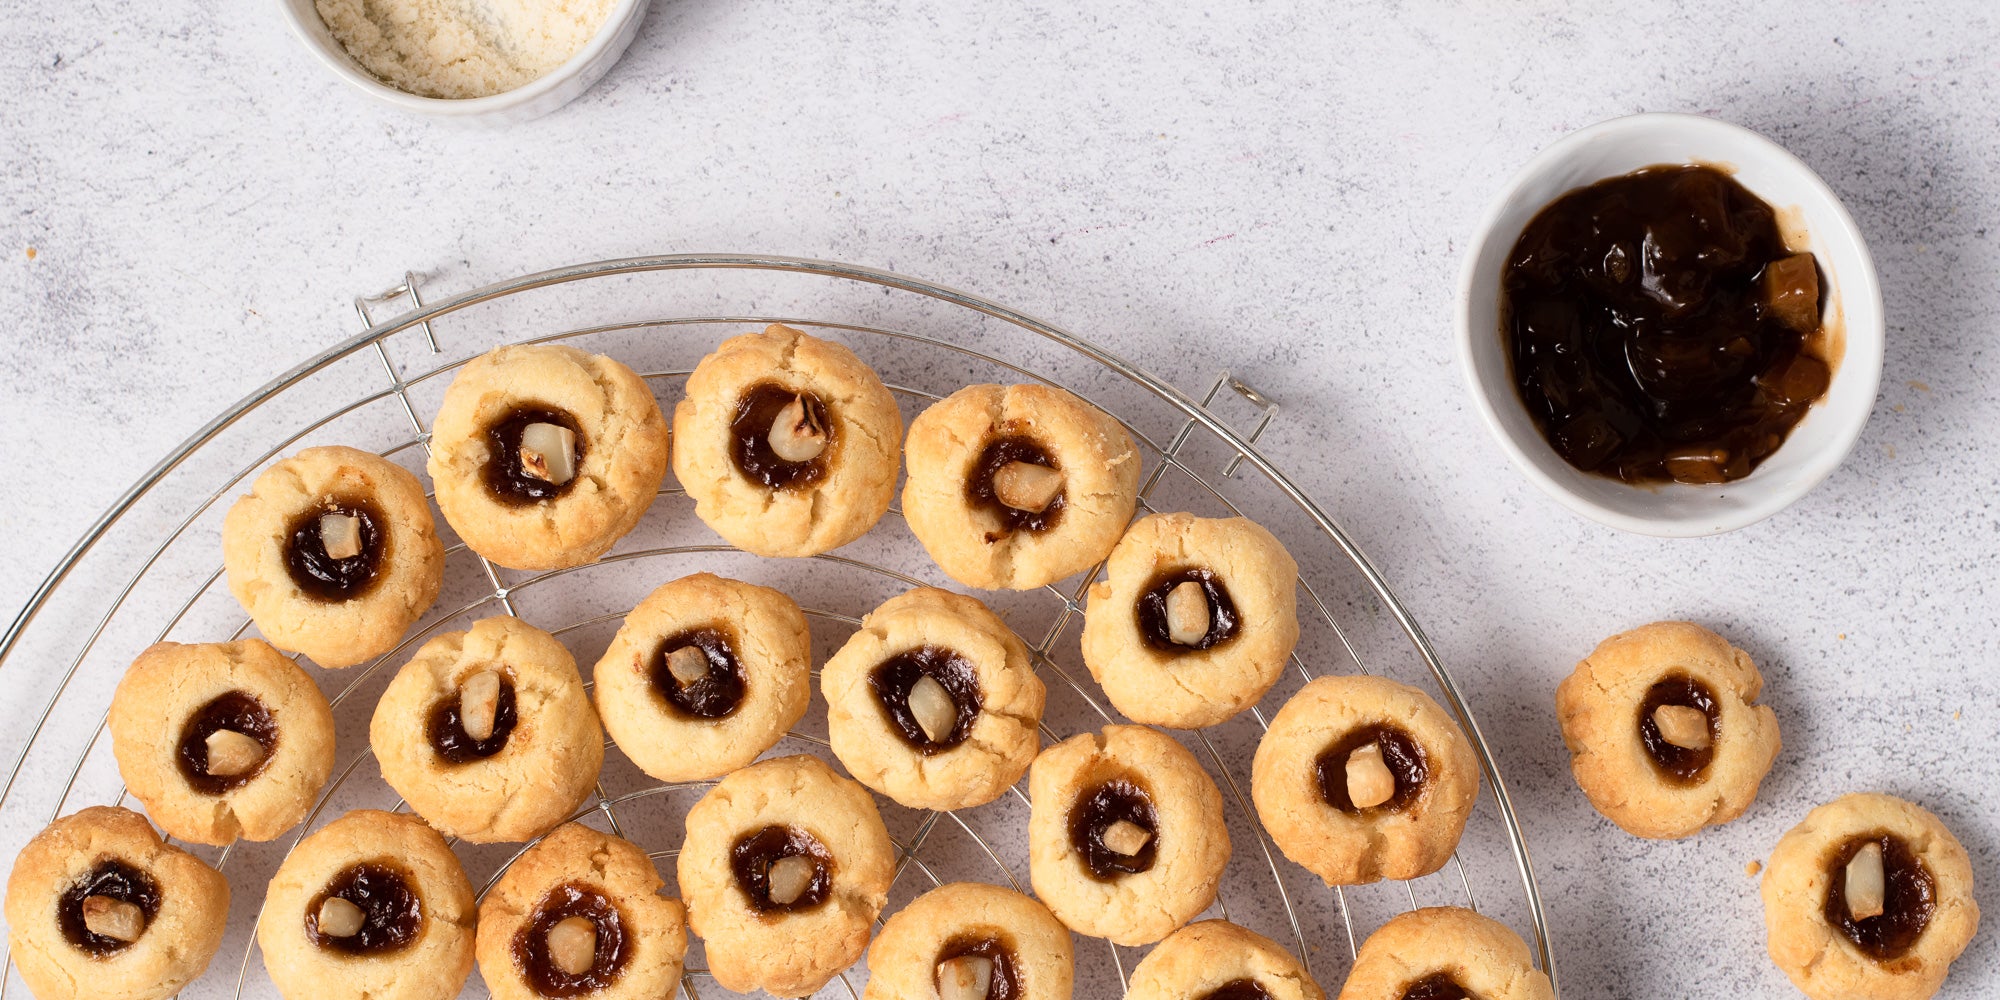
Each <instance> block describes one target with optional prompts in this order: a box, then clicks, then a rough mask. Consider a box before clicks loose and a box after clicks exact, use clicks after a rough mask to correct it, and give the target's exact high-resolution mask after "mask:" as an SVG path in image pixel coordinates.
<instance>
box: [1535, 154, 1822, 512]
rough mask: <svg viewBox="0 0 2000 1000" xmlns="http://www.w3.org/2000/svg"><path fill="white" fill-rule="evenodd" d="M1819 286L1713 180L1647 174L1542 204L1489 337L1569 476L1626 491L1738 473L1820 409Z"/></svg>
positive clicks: (1770, 230)
mask: <svg viewBox="0 0 2000 1000" xmlns="http://www.w3.org/2000/svg"><path fill="white" fill-rule="evenodd" d="M1820 298H1821V296H1820V281H1819V272H1818V268H1817V265H1816V263H1815V261H1814V260H1813V257H1812V255H1811V254H1795V253H1793V252H1792V251H1790V250H1788V249H1786V248H1785V241H1784V237H1783V236H1782V235H1781V234H1780V233H1779V231H1778V222H1777V216H1776V213H1775V212H1773V211H1772V209H1771V206H1769V205H1767V204H1765V203H1764V202H1763V201H1762V200H1760V199H1758V197H1757V196H1756V195H1754V194H1751V193H1750V192H1749V191H1748V190H1746V189H1745V188H1744V187H1743V186H1742V185H1741V184H1738V183H1736V181H1735V180H1734V179H1732V178H1731V177H1730V176H1729V175H1728V174H1725V173H1723V172H1722V171H1720V170H1717V169H1715V168H1713V167H1705V166H1667V165H1663V166H1655V167H1647V168H1646V169H1644V170H1639V171H1636V172H1634V173H1631V174H1626V175H1625V176H1623V177H1614V178H1611V179H1610V180H1605V181H1600V182H1598V183H1596V184H1592V185H1590V186H1588V187H1583V188H1578V189H1576V190H1574V191H1571V192H1569V193H1568V194H1565V195H1563V196H1562V197H1561V198H1558V199H1556V200H1555V201H1554V202H1551V203H1550V204H1549V205H1548V206H1547V207H1546V208H1543V209H1542V211H1541V213H1540V214H1538V215H1536V216H1535V218H1534V219H1533V221H1531V222H1529V223H1528V225H1527V228H1526V229H1524V230H1523V231H1522V233H1521V238H1520V239H1519V240H1518V241H1516V242H1515V244H1514V247H1513V250H1512V252H1511V253H1510V254H1509V256H1508V258H1507V264H1506V270H1505V271H1504V272H1503V274H1502V277H1501V290H1500V327H1501V338H1502V341H1503V344H1504V346H1505V348H1506V350H1507V353H1508V357H1509V360H1510V361H1511V363H1512V366H1513V377H1514V384H1515V388H1516V389H1517V390H1518V392H1519V394H1520V397H1521V402H1522V403H1523V404H1525V405H1526V406H1527V408H1528V413H1529V415H1530V416H1531V417H1532V418H1533V419H1534V422H1535V426H1536V427H1537V428H1539V429H1540V430H1541V432H1542V436H1543V437H1544V438H1546V439H1547V440H1548V442H1549V445H1550V446H1551V447H1553V448H1554V449H1555V450H1556V452H1557V454H1560V455H1561V456H1562V457H1563V459H1564V460H1565V461H1567V462H1569V464H1571V465H1573V466H1575V467H1576V468H1578V469H1581V470H1583V471H1585V472H1593V473H1597V474H1600V475H1605V476H1610V477H1613V478H1616V479H1621V480H1624V481H1626V482H1632V483H1663V482H1669V481H1679V482H1684V483H1720V482H1727V481H1729V480H1732V479H1741V478H1743V477H1744V476H1747V475H1749V474H1750V470H1752V469H1754V468H1756V466H1757V464H1758V463H1759V462H1761V461H1763V460H1764V459H1765V458H1766V457H1767V456H1769V455H1770V454H1771V453H1772V452H1774V451H1777V450H1778V446H1779V445H1782V444H1783V443H1784V442H1785V437H1786V435H1788V434H1790V433H1791V431H1792V427H1793V426H1794V425H1796V424H1797V423H1798V422H1799V421H1800V420H1801V419H1803V418H1804V417H1805V415H1806V411H1807V410H1808V409H1810V408H1811V406H1812V405H1813V403H1814V402H1816V401H1817V400H1818V399H1819V398H1820V397H1821V396H1823V395H1825V393H1826V388H1827V384H1828V382H1829V381H1830V380H1831V378H1832V375H1831V373H1830V371H1829V369H1828V367H1827V362H1826V361H1825V360H1823V359H1822V358H1820V357H1817V356H1815V355H1816V353H1817V352H1819V351H1821V350H1822V348H1821V347H1820V341H1821V339H1822V338H1821V337H1820V336H1819V335H1818V334H1819V327H1820V308H1821V305H1820Z"/></svg>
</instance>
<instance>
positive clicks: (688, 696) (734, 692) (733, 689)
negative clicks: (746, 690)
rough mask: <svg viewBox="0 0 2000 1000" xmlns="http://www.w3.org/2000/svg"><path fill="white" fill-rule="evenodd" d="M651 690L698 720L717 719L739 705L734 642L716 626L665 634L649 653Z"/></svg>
mask: <svg viewBox="0 0 2000 1000" xmlns="http://www.w3.org/2000/svg"><path fill="white" fill-rule="evenodd" d="M651 675H652V682H653V690H655V691H658V692H659V694H660V697H662V698H665V699H666V701H667V704H669V705H672V706H673V707H674V708H675V709H678V710H679V711H681V712H684V713H686V714H688V715H692V716H694V717H695V718H698V719H721V718H725V717H727V716H728V715H729V714H730V713H732V712H734V711H736V709H737V707H738V706H740V705H742V704H743V663H742V661H741V660H738V659H737V658H736V643H735V642H733V641H732V640H731V638H730V636H729V635H728V634H727V633H726V632H724V631H723V630H722V629H719V628H697V629H689V630H688V631H686V632H681V633H679V634H677V635H671V636H668V637H667V638H666V639H665V640H664V641H662V642H661V643H660V650H659V652H658V653H655V654H654V655H653V665H652V670H651Z"/></svg>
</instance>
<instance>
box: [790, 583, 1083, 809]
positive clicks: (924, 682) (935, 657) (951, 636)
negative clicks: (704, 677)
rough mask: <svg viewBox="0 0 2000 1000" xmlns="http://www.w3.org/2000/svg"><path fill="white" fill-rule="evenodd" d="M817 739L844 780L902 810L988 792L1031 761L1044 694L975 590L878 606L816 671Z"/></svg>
mask: <svg viewBox="0 0 2000 1000" xmlns="http://www.w3.org/2000/svg"><path fill="white" fill-rule="evenodd" d="M820 688H821V690H822V691H824V692H825V694H826V701H827V736H828V739H829V741H830V742H831V743H832V744H833V752H834V754H835V755H836V756H838V757H839V758H840V762H841V763H842V764H845V765H847V770H848V771H849V772H850V773H852V774H853V775H854V776H855V778H857V779H858V780H860V782H861V783H862V784H864V785H867V786H868V787H870V788H872V789H874V790H876V791H878V792H880V793H882V794H884V795H887V796H888V797H890V798H892V799H894V800H896V801H897V802H898V803H901V804H902V805H905V806H908V807H910V808H912V809H967V808H971V807H973V806H978V805H984V804H986V803H988V802H991V801H993V800H994V799H996V798H999V797H1000V796H1001V795H1002V794H1004V793H1005V792H1006V791H1007V789H1008V788H1011V787H1013V785H1014V783H1015V782H1017V781H1019V780H1021V775H1022V774H1023V773H1025V772H1026V771H1027V770H1028V765H1029V764H1030V763H1032V762H1033V761H1034V759H1035V752H1036V750H1038V749H1040V747H1041V735H1040V732H1039V730H1038V727H1039V726H1040V724H1041V720H1042V707H1043V703H1044V701H1045V699H1046V697H1047V691H1046V689H1044V688H1043V686H1042V681H1041V679H1040V678H1038V677H1036V676H1035V671H1034V668H1033V667H1032V666H1031V665H1030V664H1029V662H1028V648H1027V646H1026V645H1024V644H1023V643H1022V642H1021V639H1020V637H1019V636H1016V635H1015V634H1014V632H1013V630H1012V629H1009V628H1008V627H1007V625H1006V623H1004V622H1002V621H1001V620H1000V619H999V617H998V616H996V615H994V614H993V612H992V611H989V610H987V608H986V605H984V604H981V603H979V601H977V600H976V599H974V598H971V597H967V596H965V595H963V594H954V593H951V592H950V591H946V590H939V589H937V588H935V587H920V588H918V589H916V590H912V591H909V592H907V593H903V594H899V595H897V596H895V597H892V598H890V599H889V600H887V601H885V602H883V604H882V606H881V607H879V608H876V609H875V610H874V611H872V612H870V613H869V615H868V617H867V618H865V619H863V620H862V622H861V628H859V629H857V630H856V631H855V633H854V634H853V635H852V636H850V637H849V638H848V640H847V643H846V645H843V646H842V647H840V651H839V652H838V653H835V654H834V655H833V658H832V659H830V660H828V661H827V662H826V666H825V667H824V668H823V669H822V670H821V671H820Z"/></svg>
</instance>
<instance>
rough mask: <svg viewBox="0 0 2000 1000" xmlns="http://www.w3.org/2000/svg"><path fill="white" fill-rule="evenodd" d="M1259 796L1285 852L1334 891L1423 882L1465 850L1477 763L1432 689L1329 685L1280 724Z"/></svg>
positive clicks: (1266, 747) (1263, 761) (1288, 707)
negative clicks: (1462, 841)
mask: <svg viewBox="0 0 2000 1000" xmlns="http://www.w3.org/2000/svg"><path fill="white" fill-rule="evenodd" d="M1250 794H1251V798H1252V800H1253V801H1254V802H1255V803H1256V805H1257V817H1258V819H1260V820H1262V821H1263V824H1264V828H1265V829H1266V830H1268V831H1270V833H1271V839H1272V840H1273V841H1275V842H1276V843H1277V845H1278V848H1279V849H1280V850H1282V851H1284V852H1285V856H1286V857H1288V858H1291V859H1292V860H1293V861H1294V862H1296V863H1298V864H1299V865H1301V866H1303V867H1304V868H1305V869H1306V870H1308V871H1310V872H1312V873H1313V874H1315V875H1318V876H1319V877H1320V878H1322V879H1325V880H1326V883H1327V884H1328V885H1360V884H1363V883H1366V882H1374V881H1376V880H1378V879H1383V878H1392V879H1413V878H1416V877H1418V876H1420V875H1428V874H1430V873H1432V872H1434V871H1437V870H1438V869H1439V868H1442V867H1444V863H1445V862H1446V861H1448V860H1450V859H1451V853H1452V852H1453V851H1455V850H1457V849H1458V838H1459V836H1460V835H1461V834H1463V833H1464V832H1465V821H1466V818H1467V817H1468V816H1470V815H1471V814H1472V806H1473V803H1474V801H1476V800H1477V799H1478V797H1479V760H1478V758H1477V757H1476V756H1475V755H1474V754H1473V752H1472V744H1471V743H1469V742H1467V741H1466V738H1465V734H1464V733H1462V732H1460V731H1459V728H1458V724H1457V723H1456V722H1453V721H1452V718H1451V716H1450V715H1449V714H1448V713H1447V712H1445V710H1444V709H1443V708H1441V707H1440V706H1439V705H1438V703H1437V702H1435V701H1432V700H1431V699H1430V696H1429V695H1426V694H1424V693H1423V692H1422V691H1419V690H1417V689H1416V688H1413V687H1409V686H1407V685H1403V684H1398V683H1396V682H1395V681H1391V680H1385V679H1383V678H1380V677H1360V676H1355V677H1321V678H1319V679H1317V680H1314V681H1313V682H1312V683H1310V684H1307V685H1306V686H1305V687H1303V688H1301V689H1300V690H1299V693H1298V694H1296V695H1293V696H1292V699H1291V700H1290V701H1288V702H1286V703H1285V707H1284V708H1282V709H1279V710H1278V714H1277V715H1276V716H1275V717H1273V718H1272V719H1271V727H1270V729H1269V730H1267V731H1266V732H1265V733H1264V738H1263V740H1262V741H1261V742H1259V743H1258V744H1257V756H1256V758H1255V759H1254V760H1253V761H1252V763H1251V773H1250Z"/></svg>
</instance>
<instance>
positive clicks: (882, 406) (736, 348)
mask: <svg viewBox="0 0 2000 1000" xmlns="http://www.w3.org/2000/svg"><path fill="white" fill-rule="evenodd" d="M674 435H675V437H676V438H678V439H679V441H680V446H679V448H678V450H677V451H676V452H675V453H674V475H675V476H677V477H678V478H679V479H680V481H681V485H682V486H684V487H686V488H687V491H688V495H689V496H691V497H693V498H694V500H695V508H694V511H695V515H696V516H697V517H700V518H701V519H702V520H703V521H704V522H706V523H707V524H708V526H709V527H710V528H713V529H715V533H716V534H718V535H721V536H722V537H723V538H724V539H725V540H727V541H728V542H729V544H731V545H734V546H736V547H737V548H740V549H742V550H744V551H746V552H751V553H754V554H756V555H760V556H810V555H816V554H818V553H821V552H825V551H827V550H829V549H834V548H838V547H840V546H842V545H846V544H847V543H848V542H851V541H853V540H855V539H857V538H860V537H861V536H862V535H864V534H867V533H868V529H870V528H872V527H874V526H875V522H877V521H879V520H881V519H882V515H883V513H885V512H886V511H888V509H889V501H890V500H891V499H892V498H893V497H894V496H895V492H896V466H897V465H898V463H900V462H901V461H902V437H903V415H902V414H901V413H900V412H899V411H898V410H897V409H896V398H895V397H894V396H893V395H891V394H890V393H889V390H888V388H887V387H886V386H884V385H883V384H882V379H881V378H880V377H879V376H877V375H876V374H875V372H874V370H873V369H871V368H869V367H868V366H867V365H866V364H863V363H862V361H861V359H860V358H858V357H855V355H854V352H853V351H850V350H848V349H847V348H846V347H844V346H842V345H840V344H836V343H834V342H832V341H829V340H821V339H819V338H818V337H814V336H810V335H808V334H805V333H802V332H800V331H798V330H794V329H792V328H791V327H789V326H784V325H782V324H777V323H773V324H771V325H770V326H768V327H766V328H765V329H764V331H763V332H762V333H746V334H743V335H741V336H738V337H731V338H730V339H728V340H725V341H723V342H722V344H721V346H719V347H717V348H716V349H715V353H713V354H710V355H709V356H708V357H705V358H703V359H701V364H699V365H696V366H695V369H694V373H693V374H691V375H689V376H688V382H687V397H686V398H684V399H682V400H681V402H680V404H679V405H678V406H676V407H674Z"/></svg>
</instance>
